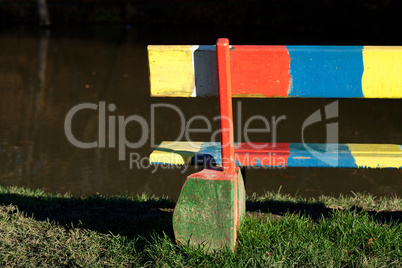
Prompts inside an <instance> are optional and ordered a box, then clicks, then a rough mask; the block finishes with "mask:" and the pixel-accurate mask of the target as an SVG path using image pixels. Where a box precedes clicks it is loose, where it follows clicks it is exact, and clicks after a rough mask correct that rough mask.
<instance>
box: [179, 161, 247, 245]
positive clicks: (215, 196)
mask: <svg viewBox="0 0 402 268" xmlns="http://www.w3.org/2000/svg"><path fill="white" fill-rule="evenodd" d="M244 216H245V188H244V183H243V179H242V176H241V172H240V170H239V169H238V168H237V171H236V172H232V173H230V172H222V171H221V170H211V169H204V170H202V171H200V172H197V173H195V174H192V175H190V176H189V177H188V178H187V180H186V182H185V183H184V186H183V188H182V191H181V193H180V197H179V200H178V201H177V204H176V207H175V210H174V213H173V229H174V234H175V238H176V240H177V241H178V242H179V243H182V244H183V243H184V244H187V243H188V244H189V245H190V246H199V245H205V247H206V249H207V250H208V251H212V250H214V249H219V248H222V247H227V248H230V249H232V250H234V248H235V246H236V236H237V228H238V226H239V225H240V223H241V221H242V220H243V219H244Z"/></svg>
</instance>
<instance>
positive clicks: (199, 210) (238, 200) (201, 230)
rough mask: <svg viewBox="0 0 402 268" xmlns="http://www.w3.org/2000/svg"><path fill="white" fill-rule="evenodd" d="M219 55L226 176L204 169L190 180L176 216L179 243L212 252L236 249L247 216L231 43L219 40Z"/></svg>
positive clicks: (219, 172) (190, 177)
mask: <svg viewBox="0 0 402 268" xmlns="http://www.w3.org/2000/svg"><path fill="white" fill-rule="evenodd" d="M216 54H217V63H218V64H217V68H218V83H219V106H220V114H221V136H222V138H221V142H222V147H221V151H222V167H223V172H222V171H220V170H211V169H204V170H202V171H200V172H197V173H195V174H192V175H190V176H188V177H187V180H186V182H185V183H184V185H183V188H182V191H181V193H180V197H179V200H178V201H177V203H176V207H175V210H174V213H173V230H174V233H175V237H176V240H177V241H178V242H180V243H189V244H190V245H193V246H194V245H202V244H205V243H206V244H207V249H208V250H210V251H212V250H213V249H218V248H221V247H228V248H230V249H232V250H234V249H235V246H236V239H237V228H238V226H239V225H240V223H241V221H242V220H243V218H244V215H245V212H246V209H245V208H246V203H245V189H244V182H243V178H242V175H241V172H240V170H239V169H238V168H236V167H235V158H234V137H233V111H232V91H231V80H230V55H229V40H228V39H218V41H217V43H216Z"/></svg>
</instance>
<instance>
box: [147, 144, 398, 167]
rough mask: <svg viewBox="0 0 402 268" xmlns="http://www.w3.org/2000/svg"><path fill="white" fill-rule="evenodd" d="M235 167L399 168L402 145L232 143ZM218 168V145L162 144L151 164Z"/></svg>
mask: <svg viewBox="0 0 402 268" xmlns="http://www.w3.org/2000/svg"><path fill="white" fill-rule="evenodd" d="M234 148H235V162H236V165H237V166H266V167H337V168H402V145H394V144H353V143H350V144H322V143H305V144H302V143H245V142H238V143H235V147H234ZM206 161H208V162H209V163H210V164H212V165H216V166H221V165H222V157H221V144H220V143H219V142H172V141H164V142H162V143H161V144H160V145H159V146H158V148H157V149H155V150H154V151H153V152H152V154H151V156H150V162H151V164H171V165H186V164H203V163H205V162H206Z"/></svg>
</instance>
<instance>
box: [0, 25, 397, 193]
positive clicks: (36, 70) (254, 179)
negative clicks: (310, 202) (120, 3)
mask: <svg viewBox="0 0 402 268" xmlns="http://www.w3.org/2000/svg"><path fill="white" fill-rule="evenodd" d="M223 33H224V32H223V30H220V29H213V30H202V29H201V30H198V31H195V32H194V31H190V30H189V29H174V30H170V31H168V30H166V29H160V28H159V29H134V28H130V27H122V26H113V27H105V26H98V27H89V28H83V29H73V28H59V29H53V30H52V31H51V32H50V31H48V32H39V30H37V29H29V28H21V27H15V28H10V29H0V48H1V49H0V184H2V185H19V186H27V187H30V188H38V187H39V188H42V189H44V190H46V191H49V192H59V193H64V192H67V191H69V192H72V193H73V194H80V193H81V194H85V195H86V194H91V193H96V192H98V193H101V194H114V193H125V192H127V193H142V192H148V193H151V194H156V195H167V196H169V197H171V198H173V199H176V198H177V197H178V194H179V192H180V189H181V186H182V183H183V182H184V180H185V178H186V176H187V175H189V174H191V173H194V172H195V171H197V170H198V169H197V168H194V167H189V168H187V169H184V168H183V167H182V168H174V167H170V168H166V167H165V168H164V169H162V168H161V167H159V168H158V169H157V170H156V172H153V170H154V167H149V166H148V163H147V161H145V160H144V161H143V162H142V164H143V167H137V166H136V165H134V166H133V167H130V161H129V159H128V158H129V154H130V153H134V154H136V155H138V156H139V157H141V158H143V157H147V156H148V155H149V154H150V152H151V151H152V148H151V147H152V143H151V140H150V138H149V137H150V135H148V137H147V140H146V142H145V144H144V145H143V146H142V147H141V148H139V149H130V148H127V150H126V154H125V156H126V160H125V161H119V159H118V158H119V152H118V149H117V148H108V147H109V146H108V145H109V144H108V143H106V144H105V148H93V149H80V148H77V147H75V146H73V145H72V144H71V143H70V142H69V141H68V140H67V138H66V135H65V132H64V121H65V117H66V115H67V113H68V111H69V110H70V109H71V108H73V107H74V106H76V105H78V104H81V103H93V104H97V105H98V104H99V103H101V102H105V104H106V105H109V104H114V105H115V107H116V109H115V111H113V112H111V111H107V112H106V115H107V116H111V117H114V118H115V119H116V121H118V118H117V116H124V117H128V116H131V115H138V116H141V117H142V118H144V119H145V121H146V122H148V123H149V122H150V120H151V105H152V104H161V103H169V104H172V105H175V106H177V107H178V108H179V109H180V110H181V111H183V112H184V115H185V117H186V118H187V119H189V118H191V117H192V116H194V115H204V116H206V117H207V118H208V119H210V120H211V122H213V124H212V131H216V130H217V129H218V128H219V124H218V122H217V121H216V120H215V121H214V120H213V118H214V117H215V116H217V115H218V113H219V107H218V100H217V99H216V98H200V99H195V98H194V99H181V98H168V99H165V98H151V97H150V96H149V81H148V59H147V51H146V45H147V44H213V43H214V42H215V40H216V38H218V37H224V36H225V34H223ZM312 36H313V33H310V34H309V35H308V34H307V35H294V36H293V37H283V36H282V37H273V36H272V35H268V34H264V33H263V32H262V30H261V29H260V30H255V32H252V31H250V30H248V31H246V30H244V29H239V30H238V31H232V32H230V33H229V34H228V35H226V37H229V38H230V39H231V40H235V41H232V43H235V44H258V40H261V42H260V44H306V43H308V41H309V40H310V44H323V43H331V41H333V40H332V39H331V37H328V38H327V39H320V40H324V41H321V42H317V40H314V38H311V37H312ZM250 37H251V38H250ZM309 37H310V39H309ZM270 39H271V40H272V42H269V40H270ZM357 41H359V40H347V41H344V42H343V43H342V42H341V44H344V45H349V44H351V43H352V44H353V43H356V42H357ZM332 43H333V44H335V43H336V42H332ZM339 43H340V42H339V40H338V42H337V43H336V44H339ZM371 44H372V43H371ZM363 45H364V44H363ZM391 45H392V44H391ZM394 45H395V44H394ZM330 102H331V100H324V99H271V100H267V99H236V100H235V101H234V109H235V117H236V116H237V114H238V113H239V107H241V118H242V119H243V124H244V122H245V121H246V120H247V119H248V118H250V117H251V116H252V115H256V114H259V115H263V116H264V117H266V118H268V119H270V118H271V116H276V117H279V116H281V115H285V116H286V120H284V121H282V122H281V123H280V124H279V125H278V129H277V131H278V132H277V141H278V142H301V131H300V130H301V126H302V124H303V121H304V120H305V119H306V118H307V117H308V116H309V115H310V114H311V113H313V112H314V111H316V110H317V109H319V108H322V107H324V106H325V105H326V104H328V103H330ZM401 104H402V102H401V100H358V99H356V100H346V99H345V100H340V101H339V120H338V121H339V142H342V143H353V142H355V143H358V142H359V143H394V144H402V124H401V116H402V107H401ZM99 117H101V115H100V114H99V113H98V111H95V110H88V109H87V110H85V111H81V112H79V113H77V115H76V116H75V117H74V119H73V124H72V131H73V133H74V135H75V136H76V137H77V138H78V139H79V140H81V141H85V142H92V141H96V140H98V132H99V127H100V125H102V124H99ZM198 123H199V125H198V126H199V127H204V125H203V124H202V123H200V122H198ZM179 126H180V122H179V117H178V116H177V114H176V113H175V112H174V111H173V110H169V109H158V110H156V113H155V123H154V129H155V130H156V133H155V143H160V142H161V141H163V140H174V139H175V138H176V137H177V136H178V134H179ZM150 127H151V126H150ZM193 127H197V124H194V126H193ZM235 127H236V126H235ZM255 127H256V128H258V127H262V125H258V124H257V123H256V124H255ZM106 128H107V125H106ZM116 132H117V129H116ZM125 134H126V136H127V140H129V141H133V142H134V141H137V140H139V139H140V138H141V134H142V129H141V127H140V125H139V124H138V123H130V124H128V125H127V129H126V132H125ZM236 135H237V134H236ZM250 136H251V137H252V140H253V141H272V137H271V135H267V134H266V133H265V134H262V133H260V134H252V135H250ZM106 137H108V136H107V135H106ZM190 137H191V139H193V140H198V141H204V140H205V141H208V140H209V139H210V133H201V134H195V133H193V134H191V136H190ZM306 139H307V141H308V142H325V125H324V123H322V124H317V125H315V126H312V127H311V128H310V129H309V130H308V131H307V132H306ZM183 140H184V138H183ZM401 175H402V171H401V170H396V169H384V170H357V169H318V168H289V169H265V170H262V169H248V170H247V185H246V187H247V193H248V194H251V193H253V192H256V193H259V194H261V193H263V192H264V191H266V190H278V189H279V188H280V187H281V191H282V192H285V193H290V194H295V193H296V192H297V193H299V194H301V195H303V196H319V195H322V194H325V195H330V194H335V195H337V194H339V193H345V194H351V191H354V192H370V193H373V194H375V195H385V194H390V193H393V194H398V195H401V194H402V180H401V179H402V176H401Z"/></svg>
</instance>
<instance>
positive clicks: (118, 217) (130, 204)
mask: <svg viewBox="0 0 402 268" xmlns="http://www.w3.org/2000/svg"><path fill="white" fill-rule="evenodd" d="M0 204H2V205H5V206H7V205H10V204H12V205H16V206H17V207H18V209H19V211H21V212H24V213H26V215H27V216H32V217H33V218H34V219H35V220H37V221H47V220H49V221H50V222H55V223H57V224H59V225H63V226H65V227H66V228H67V229H69V228H75V227H78V228H83V229H90V230H94V231H97V232H100V233H105V234H109V233H113V234H120V235H123V236H127V237H129V238H132V237H134V236H137V235H140V236H142V237H145V238H148V237H150V236H151V235H152V234H155V233H157V234H162V232H165V233H166V234H167V235H168V236H170V237H172V238H173V229H172V224H171V222H172V214H173V208H174V203H173V202H172V201H170V200H168V199H162V198H160V199H148V200H143V201H142V200H130V199H129V197H128V198H124V197H104V196H99V195H94V196H90V197H87V198H77V197H71V198H68V197H51V196H39V197H33V196H24V195H19V194H4V193H3V194H0Z"/></svg>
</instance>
